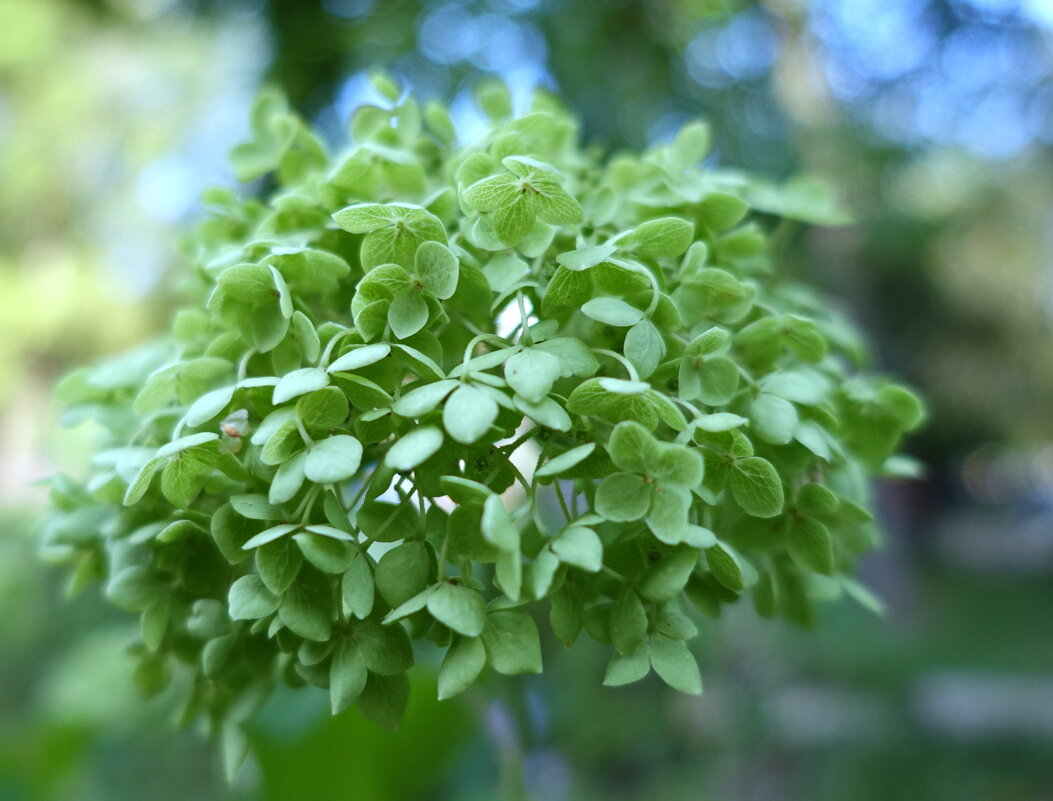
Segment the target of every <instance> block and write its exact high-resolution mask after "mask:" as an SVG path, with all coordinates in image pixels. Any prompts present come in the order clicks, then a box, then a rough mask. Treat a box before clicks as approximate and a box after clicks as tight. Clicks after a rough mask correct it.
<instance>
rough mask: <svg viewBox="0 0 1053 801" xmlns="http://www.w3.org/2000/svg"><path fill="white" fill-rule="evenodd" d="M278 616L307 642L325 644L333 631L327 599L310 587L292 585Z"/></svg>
mask: <svg viewBox="0 0 1053 801" xmlns="http://www.w3.org/2000/svg"><path fill="white" fill-rule="evenodd" d="M278 616H279V617H280V618H281V621H282V623H284V624H285V625H286V626H288V627H289V628H290V629H291V630H292V631H293V632H294V633H295V634H298V635H299V636H301V637H303V638H304V639H307V640H314V641H316V642H325V641H326V640H328V639H329V637H330V636H331V634H332V631H333V620H332V614H331V612H330V610H329V605H328V603H327V602H326V598H325V596H324V595H322V594H321V593H318V592H316V591H315V590H314V588H313V587H311V586H310V585H306V584H297V583H294V584H292V585H291V586H290V587H289V589H288V590H287V591H286V592H285V595H284V596H282V603H281V606H280V607H279V608H278Z"/></svg>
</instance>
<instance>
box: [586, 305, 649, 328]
mask: <svg viewBox="0 0 1053 801" xmlns="http://www.w3.org/2000/svg"><path fill="white" fill-rule="evenodd" d="M581 313H582V314H584V315H585V316H586V317H588V318H589V319H591V320H595V321H596V322H598V323H603V324H604V325H612V326H614V327H616V328H626V327H628V326H630V325H636V323H638V322H640V321H641V320H642V319H643V316H644V313H643V312H642V311H640V309H637V308H636V307H635V306H630V305H629V304H628V303H626V302H625V301H624V300H619V299H618V298H593V299H592V300H590V301H589V302H587V303H586V304H585V305H583V306H582V307H581Z"/></svg>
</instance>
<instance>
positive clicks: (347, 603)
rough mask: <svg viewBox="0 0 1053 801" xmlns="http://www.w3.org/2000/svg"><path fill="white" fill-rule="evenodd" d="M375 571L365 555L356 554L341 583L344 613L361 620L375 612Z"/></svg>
mask: <svg viewBox="0 0 1053 801" xmlns="http://www.w3.org/2000/svg"><path fill="white" fill-rule="evenodd" d="M373 587H374V585H373V569H372V568H371V567H370V564H369V559H368V558H367V557H366V556H365V554H363V553H356V554H355V555H354V556H353V557H352V559H351V564H349V565H348V567H347V572H346V573H344V577H343V579H342V580H341V583H340V594H341V597H342V598H343V604H344V612H345V613H346V614H347V615H349V616H354V617H357V618H359V619H360V620H364V619H365V618H367V617H369V614H370V612H372V611H373V594H374V593H373Z"/></svg>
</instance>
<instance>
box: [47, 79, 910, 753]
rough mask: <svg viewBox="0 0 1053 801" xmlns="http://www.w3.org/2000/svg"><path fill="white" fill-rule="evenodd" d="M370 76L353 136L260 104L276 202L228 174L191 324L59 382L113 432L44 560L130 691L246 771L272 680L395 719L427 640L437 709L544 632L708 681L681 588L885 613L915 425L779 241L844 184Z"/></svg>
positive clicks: (63, 483) (255, 123)
mask: <svg viewBox="0 0 1053 801" xmlns="http://www.w3.org/2000/svg"><path fill="white" fill-rule="evenodd" d="M378 85H379V86H380V88H381V89H382V90H383V91H386V92H387V94H388V98H389V101H390V102H389V103H387V104H386V106H385V107H381V106H366V107H363V108H361V109H359V110H358V111H357V112H356V114H355V115H354V118H353V120H352V122H351V136H352V141H353V143H354V144H353V146H352V147H350V149H349V150H347V151H346V152H344V153H342V154H340V155H331V154H330V153H329V152H328V150H327V148H326V147H325V146H324V145H323V143H322V142H321V141H320V139H319V138H318V136H317V135H316V134H315V133H313V132H312V131H311V129H310V128H309V127H307V126H306V125H305V124H304V123H303V122H302V121H301V120H300V119H299V118H297V117H296V116H295V115H294V114H292V113H290V112H289V110H288V108H287V107H286V105H285V104H284V102H283V101H282V100H281V98H280V97H278V96H275V95H273V94H265V95H263V96H261V98H260V100H259V101H258V103H257V105H256V107H255V109H254V114H253V120H252V129H253V139H252V141H251V142H249V143H247V144H245V145H242V146H240V147H239V148H237V149H236V150H235V152H234V154H233V164H234V167H235V170H236V171H237V172H238V174H239V177H240V178H242V179H243V180H253V179H262V180H261V181H260V182H259V186H260V194H261V195H263V196H264V198H265V199H255V198H253V197H240V196H238V195H237V194H235V193H234V192H231V191H226V190H210V191H209V192H207V193H206V195H205V205H206V207H207V210H208V216H207V218H206V219H205V220H204V221H203V222H202V223H201V224H200V225H199V226H198V227H197V229H196V231H195V235H194V236H193V238H192V239H191V241H190V255H191V259H192V262H193V272H192V275H189V276H187V279H186V282H185V283H186V285H187V286H186V289H187V305H186V306H185V308H183V309H182V310H181V311H179V312H178V314H176V316H175V318H174V322H173V325H172V328H171V333H170V335H169V336H167V337H165V338H164V339H163V340H162V341H160V342H157V343H154V344H151V345H149V346H147V347H144V348H142V349H139V350H136V351H135V352H133V353H130V354H127V355H125V356H122V357H120V358H118V359H114V360H111V361H109V362H106V363H104V364H101V365H98V366H95V367H91V368H84V369H79V370H77V371H75V372H73V373H72V374H71V375H69V376H68V377H67V378H66V379H65V380H63V382H62V383H61V385H60V387H59V391H58V394H59V397H60V399H61V400H63V401H65V402H67V403H68V404H70V410H69V417H70V420H71V421H79V420H83V419H87V418H91V419H94V420H96V421H97V422H98V423H100V424H101V425H102V426H103V427H104V428H105V429H106V431H107V432H108V437H109V441H108V443H107V444H106V446H105V447H104V448H103V449H100V450H99V451H98V453H97V454H96V456H95V458H94V461H93V465H92V470H91V473H90V475H89V477H88V478H87V479H86V480H84V481H82V482H78V481H74V480H72V479H69V478H67V477H64V476H59V477H57V478H56V479H55V481H54V485H53V498H54V506H55V513H54V515H53V517H52V519H51V521H50V523H49V526H48V529H47V532H46V544H47V549H48V552H49V553H50V554H51V555H52V556H53V557H54V558H56V559H61V560H64V561H66V562H68V563H69V564H70V565H71V567H72V569H73V574H74V584H75V586H76V587H82V586H85V585H87V584H89V583H91V582H93V581H101V582H103V583H104V585H105V592H106V595H107V597H108V598H109V599H110V600H111V601H112V602H113V603H114V604H116V605H117V606H119V607H121V608H124V609H127V610H129V611H131V612H135V613H138V614H140V615H141V622H142V627H141V628H142V637H141V642H139V643H138V644H137V645H136V647H135V650H136V652H137V655H138V658H139V660H140V666H139V671H138V676H139V678H140V680H141V682H142V683H143V684H144V686H146V687H148V688H153V689H159V688H161V687H165V686H168V685H170V684H174V685H176V686H177V687H178V688H179V690H180V692H182V694H183V697H184V699H185V712H184V714H185V717H186V718H187V719H194V718H196V717H199V716H200V717H202V718H203V719H204V720H206V721H207V722H208V723H209V724H210V725H211V726H212V727H214V728H215V729H217V730H219V731H221V732H222V733H223V734H224V736H225V742H226V744H227V752H228V760H229V762H230V764H231V765H232V766H233V765H236V764H237V762H238V760H239V759H240V757H241V755H242V754H243V752H244V742H245V741H244V736H243V733H242V728H241V727H242V724H243V723H244V722H245V721H246V720H247V719H248V718H249V716H250V715H251V714H252V712H253V711H254V710H255V709H256V708H257V707H258V705H259V704H260V703H261V702H262V701H263V700H264V699H265V698H266V697H267V695H268V693H269V692H270V690H271V689H272V688H273V686H274V685H275V683H276V682H287V683H290V684H294V685H299V684H304V683H310V684H313V685H317V686H319V687H322V688H326V689H328V691H329V693H330V695H331V698H332V707H333V711H334V712H339V711H341V710H342V709H344V708H345V707H347V706H348V705H350V704H353V703H354V704H357V705H358V707H359V708H360V709H361V711H362V712H363V713H364V714H366V715H368V716H370V717H371V718H373V719H375V720H377V721H378V722H380V723H381V724H384V725H394V724H396V723H397V721H398V719H399V718H400V716H401V714H402V711H403V709H404V707H405V703H406V698H407V695H408V692H409V682H408V680H407V676H406V672H407V671H408V670H409V669H410V667H411V666H412V665H413V662H414V641H425V640H427V641H429V642H431V643H433V644H434V646H436V647H437V648H439V649H442V651H443V652H444V655H443V656H442V660H441V667H440V668H439V673H438V687H439V694H440V696H441V697H443V698H448V697H451V696H453V695H455V694H457V693H459V692H460V691H462V690H464V689H465V688H466V687H468V686H470V685H471V684H472V683H473V682H474V681H475V680H476V678H477V677H478V676H479V674H480V672H481V671H483V670H484V669H485V668H487V666H489V668H491V669H492V670H494V671H496V672H498V673H504V674H517V673H532V672H539V671H540V670H541V668H542V651H543V650H544V649H543V647H542V637H541V636H540V634H539V626H538V623H539V621H540V622H542V626H541V629H540V630H541V631H544V630H547V629H551V632H552V634H553V637H552V638H550V637H548V635H547V634H546V636H545V638H544V639H546V640H549V639H554V640H555V641H558V642H560V643H562V644H564V645H566V646H570V645H571V644H573V643H574V641H575V640H576V639H577V638H578V637H579V636H581V635H582V632H584V633H585V634H587V636H589V637H592V638H594V639H596V640H598V641H600V642H603V643H608V644H609V645H610V648H611V658H610V663H609V666H608V668H607V671H606V675H605V676H604V677H602V678H603V680H604V682H605V683H607V684H610V685H618V684H625V683H628V682H632V681H635V680H638V679H640V678H642V677H644V676H645V675H646V674H648V673H649V672H650V671H651V670H654V671H655V672H656V673H657V674H658V676H660V677H661V678H662V679H663V680H664V681H665V682H666V683H668V684H669V685H671V686H673V687H675V688H676V689H678V690H682V691H684V692H689V693H697V692H699V691H700V690H701V679H700V676H699V671H698V667H697V665H696V662H695V659H694V657H693V656H692V654H691V651H690V650H689V648H688V646H687V643H688V641H689V640H690V639H691V638H692V637H694V636H695V635H696V632H697V629H696V620H697V617H696V616H695V615H694V611H693V610H700V611H701V612H703V613H705V614H707V615H716V614H718V613H719V612H720V609H721V607H722V606H723V605H724V604H729V603H733V602H735V601H737V600H738V599H739V598H740V597H742V596H743V595H749V596H751V597H752V601H753V603H754V605H755V607H756V610H757V612H758V613H759V614H761V615H763V616H773V615H780V616H784V617H786V618H789V619H792V620H795V621H799V622H807V621H808V620H810V618H811V615H812V602H813V601H814V600H815V599H817V598H830V597H833V596H836V595H837V594H839V593H841V592H842V591H843V592H846V593H848V594H850V595H852V596H855V597H856V598H857V599H860V600H862V601H864V602H866V601H867V600H868V599H869V596H868V594H867V592H866V590H865V589H864V588H863V587H861V586H860V585H859V584H858V583H857V582H856V581H854V579H853V578H852V575H853V567H854V562H855V559H856V558H857V556H858V555H859V554H860V553H861V552H863V551H866V550H867V549H869V548H870V547H872V546H873V544H874V543H875V541H876V534H875V530H874V528H873V524H872V518H871V513H870V512H869V511H868V508H867V507H868V491H867V488H868V482H869V480H870V478H871V476H873V475H875V474H880V473H882V472H888V471H889V470H890V469H891V468H892V467H893V466H894V465H895V464H897V462H895V457H893V460H892V461H890V456H892V454H893V451H894V450H895V449H896V447H897V446H898V443H899V441H900V439H901V435H902V434H903V432H905V431H907V430H909V429H911V428H912V427H914V426H915V425H917V424H918V422H919V421H920V418H921V414H922V412H921V407H920V405H919V403H918V401H917V400H916V399H915V397H914V396H913V395H911V394H910V393H909V392H908V391H907V390H905V389H903V388H901V387H899V386H897V385H895V384H892V383H889V382H887V381H885V380H882V379H879V378H876V377H873V376H869V375H864V374H861V373H860V372H859V367H860V362H861V359H862V356H861V353H862V349H861V347H860V345H859V340H858V337H857V336H856V335H855V333H854V332H853V331H852V329H851V327H850V326H848V325H847V324H846V323H845V322H844V320H843V319H842V318H841V317H839V316H838V315H836V314H835V313H834V312H833V311H832V310H831V309H830V308H829V304H828V303H824V302H822V301H820V300H817V299H816V298H815V297H814V296H813V295H812V294H811V293H809V292H808V291H807V290H806V289H804V288H802V287H800V286H797V285H793V284H792V283H789V282H787V281H786V280H784V279H783V278H780V276H779V275H777V274H776V273H775V272H773V269H772V260H771V254H770V252H769V247H768V245H769V240H768V236H767V234H766V228H769V227H770V226H771V223H772V222H773V221H774V220H776V219H777V218H779V217H786V218H792V219H799V220H805V221H816V220H818V221H822V220H824V219H829V217H830V215H831V214H832V213H833V212H832V211H831V209H830V207H829V205H828V204H826V203H825V202H824V201H823V199H822V198H821V197H818V196H816V194H815V193H814V192H813V190H812V187H810V186H809V185H807V184H797V185H789V186H786V187H782V188H775V187H772V186H771V185H768V184H763V183H760V182H757V181H755V180H752V179H747V178H745V177H743V176H742V175H740V174H737V173H730V172H724V171H719V170H714V169H706V168H703V167H702V166H701V162H702V160H703V158H704V157H705V155H706V153H707V149H708V132H707V129H706V127H705V126H704V125H702V124H698V123H695V124H690V125H688V126H686V127H684V128H683V129H682V130H681V131H680V133H679V134H678V135H677V136H676V138H675V140H674V141H672V143H670V144H667V145H662V146H659V147H655V148H653V149H651V150H649V151H647V152H645V153H642V154H624V155H617V156H615V157H613V158H609V159H605V158H603V157H602V154H601V153H600V152H598V151H596V150H589V149H587V150H583V149H582V148H581V147H580V146H579V144H578V141H577V132H576V126H575V122H574V120H573V118H572V117H570V116H569V115H568V114H566V113H565V112H564V111H563V110H562V109H561V108H560V107H559V106H558V104H557V103H556V102H555V101H554V100H552V99H551V98H549V97H547V96H545V95H544V94H539V95H537V96H536V97H535V98H534V100H533V104H532V107H531V110H530V111H529V113H526V114H525V115H524V116H518V117H515V116H513V114H512V111H511V102H510V99H509V96H508V93H507V91H506V90H505V89H504V88H503V87H501V86H499V85H496V84H489V85H486V86H484V87H482V89H481V90H480V92H479V102H480V105H481V107H482V108H483V109H484V110H485V112H486V113H487V115H488V116H489V118H490V121H491V124H490V127H489V130H488V131H487V132H486V133H485V135H483V136H482V137H481V138H479V139H478V140H477V141H472V142H469V143H460V142H458V140H457V135H456V132H455V128H454V126H453V124H452V123H451V119H450V116H449V114H448V112H447V111H446V109H445V108H443V107H442V106H441V105H439V104H437V103H432V104H429V105H426V106H425V107H423V109H422V108H421V106H420V105H418V103H417V102H415V101H414V100H413V99H412V98H408V97H404V96H402V94H401V93H400V92H399V91H398V90H397V89H396V88H395V87H393V86H392V85H390V84H389V83H387V82H385V81H380V83H379V84H378ZM598 678H601V677H598Z"/></svg>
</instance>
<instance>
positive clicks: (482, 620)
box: [428, 583, 486, 637]
mask: <svg viewBox="0 0 1053 801" xmlns="http://www.w3.org/2000/svg"><path fill="white" fill-rule="evenodd" d="M428 612H429V613H431V616H432V617H434V618H435V619H436V620H438V621H439V622H440V623H442V624H443V625H444V626H448V627H449V628H451V629H453V630H454V631H456V632H457V633H458V634H463V635H464V636H465V637H478V636H479V635H480V634H482V631H483V628H484V626H485V625H486V603H485V601H483V596H481V595H480V594H479V593H478V592H476V591H475V590H473V589H471V588H470V587H464V586H460V585H455V584H449V583H443V584H440V585H439V586H438V587H436V588H435V592H433V593H432V594H431V595H429V596H428Z"/></svg>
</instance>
